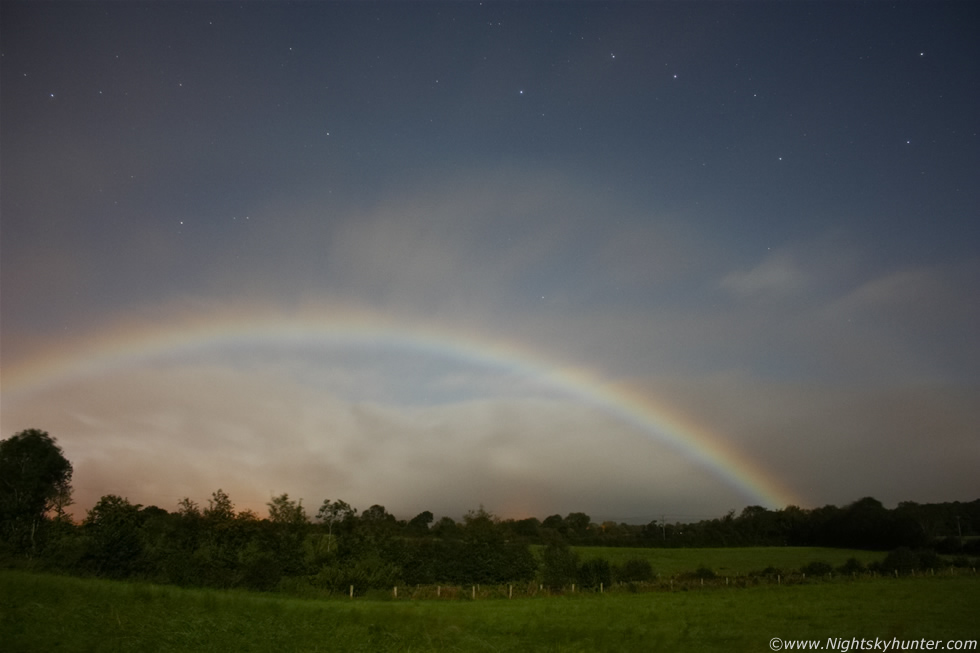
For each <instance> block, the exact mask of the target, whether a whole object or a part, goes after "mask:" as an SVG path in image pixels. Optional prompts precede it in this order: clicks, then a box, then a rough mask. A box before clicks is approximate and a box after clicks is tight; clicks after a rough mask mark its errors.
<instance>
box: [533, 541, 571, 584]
mask: <svg viewBox="0 0 980 653" xmlns="http://www.w3.org/2000/svg"><path fill="white" fill-rule="evenodd" d="M577 576H578V555H577V554H576V553H575V552H574V551H573V550H572V549H571V548H570V547H569V546H568V544H566V543H565V542H564V541H563V540H561V539H555V540H553V541H552V542H551V543H550V544H549V545H548V546H546V547H545V549H544V551H543V552H542V553H541V582H542V583H543V584H544V585H545V586H546V587H548V588H550V589H553V590H560V589H562V588H563V587H565V586H566V585H568V584H569V583H574V582H575V580H576V578H577Z"/></svg>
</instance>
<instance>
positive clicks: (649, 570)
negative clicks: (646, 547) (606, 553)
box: [613, 558, 653, 583]
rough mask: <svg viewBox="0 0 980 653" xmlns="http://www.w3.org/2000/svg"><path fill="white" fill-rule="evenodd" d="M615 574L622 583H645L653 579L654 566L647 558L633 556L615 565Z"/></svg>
mask: <svg viewBox="0 0 980 653" xmlns="http://www.w3.org/2000/svg"><path fill="white" fill-rule="evenodd" d="M613 576H614V577H615V579H616V581H617V582H620V583H637V582H639V583H643V582H646V581H650V580H653V567H651V566H650V563H649V562H648V561H647V560H643V559H642V558H632V559H630V560H627V561H626V562H624V563H623V564H622V565H619V566H617V567H615V568H614V569H613Z"/></svg>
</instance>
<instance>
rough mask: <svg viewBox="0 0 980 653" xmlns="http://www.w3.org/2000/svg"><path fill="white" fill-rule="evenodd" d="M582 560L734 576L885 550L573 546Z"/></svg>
mask: <svg viewBox="0 0 980 653" xmlns="http://www.w3.org/2000/svg"><path fill="white" fill-rule="evenodd" d="M574 549H575V551H576V552H577V553H578V556H579V559H580V560H582V561H585V560H588V559H590V558H605V559H606V560H608V561H609V563H610V564H613V565H618V564H622V563H623V562H625V561H627V560H629V559H630V558H641V559H643V560H647V561H648V562H649V563H650V566H651V567H653V572H654V573H655V574H660V575H661V576H673V575H676V574H680V573H683V572H686V571H694V570H695V569H697V568H698V567H700V566H701V565H704V566H705V567H708V568H710V569H712V570H713V571H714V572H715V573H716V574H718V575H719V576H735V575H741V576H744V575H745V574H747V573H749V572H751V571H760V570H762V569H765V568H766V567H775V568H777V569H781V570H783V571H785V572H789V571H794V570H797V569H799V568H800V567H802V566H803V565H805V564H807V563H809V562H813V561H815V560H820V561H823V562H826V563H829V564H830V565H831V566H833V567H839V566H840V565H842V564H844V563H845V562H847V559H848V558H857V559H858V560H860V561H861V562H863V563H864V564H865V565H867V564H869V563H871V562H876V561H880V560H882V559H884V557H885V554H884V553H880V552H877V551H861V550H856V549H855V550H851V549H827V548H821V547H815V546H812V547H811V546H798V547H793V546H759V547H745V548H717V549H648V548H642V549H640V548H636V549H632V548H620V547H602V546H577V547H574Z"/></svg>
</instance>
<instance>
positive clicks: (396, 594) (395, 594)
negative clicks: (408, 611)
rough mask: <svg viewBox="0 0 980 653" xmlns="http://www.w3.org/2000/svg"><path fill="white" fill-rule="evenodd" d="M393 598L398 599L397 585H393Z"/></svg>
mask: <svg viewBox="0 0 980 653" xmlns="http://www.w3.org/2000/svg"><path fill="white" fill-rule="evenodd" d="M394 596H395V598H396V599H397V598H398V586H397V585H395V593H394Z"/></svg>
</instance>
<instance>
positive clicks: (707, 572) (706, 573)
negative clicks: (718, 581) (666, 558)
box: [681, 565, 718, 580]
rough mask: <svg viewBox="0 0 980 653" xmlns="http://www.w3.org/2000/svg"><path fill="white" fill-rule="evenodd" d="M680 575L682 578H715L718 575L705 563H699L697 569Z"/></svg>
mask: <svg viewBox="0 0 980 653" xmlns="http://www.w3.org/2000/svg"><path fill="white" fill-rule="evenodd" d="M681 577H682V578H694V579H699V578H700V579H702V580H711V579H712V578H717V577H718V575H717V574H716V573H715V572H714V570H713V569H711V568H710V567H708V566H706V565H701V566H700V567H698V568H697V569H695V570H694V571H692V572H688V573H686V574H681Z"/></svg>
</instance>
